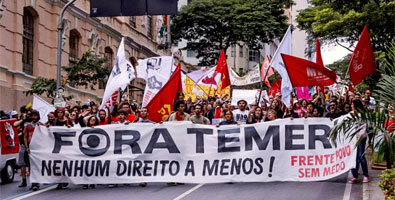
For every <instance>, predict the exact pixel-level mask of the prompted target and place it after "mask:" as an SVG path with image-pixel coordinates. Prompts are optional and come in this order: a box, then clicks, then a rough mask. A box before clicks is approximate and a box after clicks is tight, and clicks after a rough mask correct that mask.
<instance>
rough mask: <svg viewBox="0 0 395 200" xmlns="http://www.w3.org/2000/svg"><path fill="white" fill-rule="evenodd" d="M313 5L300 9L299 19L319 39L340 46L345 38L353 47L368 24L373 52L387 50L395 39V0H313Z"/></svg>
mask: <svg viewBox="0 0 395 200" xmlns="http://www.w3.org/2000/svg"><path fill="white" fill-rule="evenodd" d="M310 4H312V7H311V8H307V9H304V10H302V11H300V12H299V14H298V16H297V17H296V21H297V22H298V27H299V28H300V29H302V30H305V31H307V32H308V33H309V34H311V35H312V36H313V37H315V38H317V37H318V38H320V39H321V40H325V41H327V42H335V43H337V44H339V45H341V44H340V42H341V41H345V42H347V43H349V44H350V46H352V45H353V44H354V43H355V42H356V41H358V39H359V36H360V34H361V32H362V30H363V27H364V26H365V25H367V26H368V28H369V34H370V38H371V41H372V45H373V51H382V52H384V51H385V48H386V47H388V46H390V45H391V44H392V43H393V42H394V41H395V28H394V26H395V20H394V19H395V12H394V10H395V1H393V0H374V1H373V0H363V1H357V0H330V1H328V0H312V1H310ZM341 46H343V45H341ZM343 47H345V48H347V49H349V50H350V51H352V49H350V48H349V47H346V46H343Z"/></svg>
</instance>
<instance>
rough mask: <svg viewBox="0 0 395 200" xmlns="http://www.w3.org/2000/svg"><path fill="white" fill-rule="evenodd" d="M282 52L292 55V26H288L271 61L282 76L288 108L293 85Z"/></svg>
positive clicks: (284, 100)
mask: <svg viewBox="0 0 395 200" xmlns="http://www.w3.org/2000/svg"><path fill="white" fill-rule="evenodd" d="M281 54H288V55H292V40H291V26H289V27H288V30H287V32H286V33H285V35H284V37H283V40H282V41H281V43H280V46H279V47H278V49H277V50H276V53H274V56H273V58H272V60H271V62H270V65H271V66H272V67H273V69H274V70H276V71H277V72H278V73H279V74H280V76H281V94H282V97H281V99H282V100H283V102H284V104H285V105H286V106H287V108H288V107H289V106H290V105H291V92H292V88H293V87H292V83H291V80H290V79H289V75H288V72H287V69H286V68H285V65H284V61H283V59H282V57H281Z"/></svg>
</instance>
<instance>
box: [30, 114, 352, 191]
mask: <svg viewBox="0 0 395 200" xmlns="http://www.w3.org/2000/svg"><path fill="white" fill-rule="evenodd" d="M337 120H338V119H337ZM335 121H336V120H335ZM333 123H334V122H333V121H330V120H329V119H326V118H308V119H294V120H289V119H283V120H276V121H272V122H265V123H259V124H253V125H228V126H220V127H219V128H216V127H215V126H210V125H198V124H192V123H190V122H167V123H163V124H146V123H141V124H134V123H133V124H129V125H104V126H98V127H95V128H67V127H51V128H49V129H48V128H46V127H44V126H39V127H37V128H36V130H35V132H34V135H33V138H32V141H31V145H30V151H31V153H30V159H31V160H30V162H31V176H30V178H31V182H38V183H74V184H88V183H95V184H108V183H112V184H115V183H139V182H183V183H218V182H269V181H319V180H326V179H330V178H333V177H335V176H338V175H340V174H342V173H345V172H347V171H348V170H349V169H350V168H352V167H353V166H354V164H355V160H356V148H354V145H355V141H354V140H353V141H349V140H342V139H339V141H338V144H337V147H335V146H334V145H333V144H332V143H331V141H330V140H329V139H328V138H327V137H326V133H327V131H328V130H329V129H330V127H332V126H333Z"/></svg>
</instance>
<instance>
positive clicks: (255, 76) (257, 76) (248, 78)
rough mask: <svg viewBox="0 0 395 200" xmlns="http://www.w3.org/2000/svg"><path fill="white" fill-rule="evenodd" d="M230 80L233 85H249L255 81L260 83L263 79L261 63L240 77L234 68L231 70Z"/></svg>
mask: <svg viewBox="0 0 395 200" xmlns="http://www.w3.org/2000/svg"><path fill="white" fill-rule="evenodd" d="M229 75H230V82H231V84H232V85H237V86H242V85H249V84H253V83H258V82H260V81H261V72H260V70H259V64H257V65H256V66H255V67H253V68H252V69H251V70H250V71H249V72H248V73H247V74H246V75H244V76H243V77H240V76H239V75H237V74H236V72H235V71H233V69H231V70H230V73H229Z"/></svg>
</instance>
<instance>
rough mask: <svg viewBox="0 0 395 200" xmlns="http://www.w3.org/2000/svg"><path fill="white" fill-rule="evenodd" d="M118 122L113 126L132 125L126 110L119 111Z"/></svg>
mask: <svg viewBox="0 0 395 200" xmlns="http://www.w3.org/2000/svg"><path fill="white" fill-rule="evenodd" d="M118 114H119V115H118V121H114V122H113V124H125V125H128V124H129V123H130V121H128V120H127V119H126V118H127V115H128V113H127V112H126V110H123V109H121V110H120V111H118Z"/></svg>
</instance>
